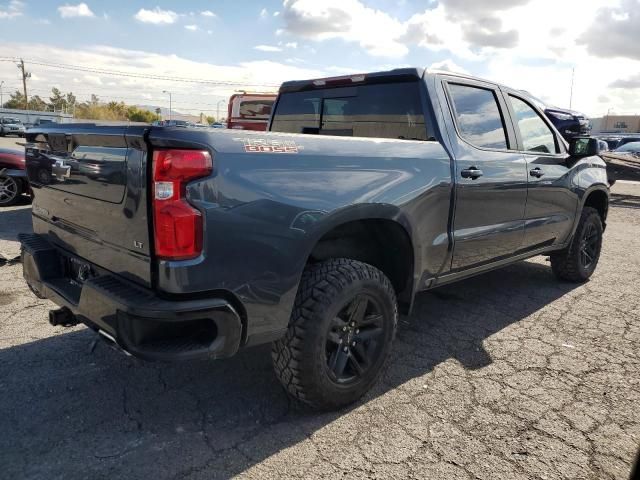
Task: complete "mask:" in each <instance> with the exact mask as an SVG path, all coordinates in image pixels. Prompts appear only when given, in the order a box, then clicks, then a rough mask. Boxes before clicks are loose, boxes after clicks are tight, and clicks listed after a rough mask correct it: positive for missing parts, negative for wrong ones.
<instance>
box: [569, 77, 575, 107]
mask: <svg viewBox="0 0 640 480" xmlns="http://www.w3.org/2000/svg"><path fill="white" fill-rule="evenodd" d="M575 73H576V68H575V67H573V68H572V69H571V93H570V94H569V109H571V108H572V104H573V76H574V74H575Z"/></svg>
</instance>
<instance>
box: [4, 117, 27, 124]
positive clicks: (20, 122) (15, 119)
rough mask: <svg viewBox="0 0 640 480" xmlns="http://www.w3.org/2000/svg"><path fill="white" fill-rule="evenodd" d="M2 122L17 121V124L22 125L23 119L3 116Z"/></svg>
mask: <svg viewBox="0 0 640 480" xmlns="http://www.w3.org/2000/svg"><path fill="white" fill-rule="evenodd" d="M2 123H15V124H17V125H22V121H20V120H18V119H17V118H3V119H2Z"/></svg>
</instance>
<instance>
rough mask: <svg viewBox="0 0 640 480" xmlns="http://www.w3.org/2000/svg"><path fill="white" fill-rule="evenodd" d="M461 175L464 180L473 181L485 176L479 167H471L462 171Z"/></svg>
mask: <svg viewBox="0 0 640 480" xmlns="http://www.w3.org/2000/svg"><path fill="white" fill-rule="evenodd" d="M460 175H462V178H470V179H472V180H475V179H476V178H480V177H481V176H482V175H484V173H482V170H480V169H479V168H478V167H469V168H465V169H464V170H462V171H461V172H460Z"/></svg>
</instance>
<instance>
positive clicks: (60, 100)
mask: <svg viewBox="0 0 640 480" xmlns="http://www.w3.org/2000/svg"><path fill="white" fill-rule="evenodd" d="M49 101H50V102H51V106H52V107H53V110H54V111H56V112H62V111H66V110H67V99H66V97H65V95H63V94H62V92H61V91H60V90H59V89H58V88H56V87H53V88H52V89H51V96H50V97H49Z"/></svg>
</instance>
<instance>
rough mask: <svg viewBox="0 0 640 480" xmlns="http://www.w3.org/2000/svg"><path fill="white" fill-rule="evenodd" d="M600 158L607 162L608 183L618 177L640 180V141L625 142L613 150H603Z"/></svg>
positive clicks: (611, 182) (611, 183)
mask: <svg viewBox="0 0 640 480" xmlns="http://www.w3.org/2000/svg"><path fill="white" fill-rule="evenodd" d="M602 158H603V159H604V161H605V162H606V163H607V170H608V171H609V179H610V182H609V183H610V185H613V183H615V180H617V179H620V178H622V179H627V180H636V181H637V180H640V141H637V142H629V143H625V144H624V145H621V146H619V147H618V148H616V149H614V150H611V151H606V152H603V153H602ZM611 180H613V181H611Z"/></svg>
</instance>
